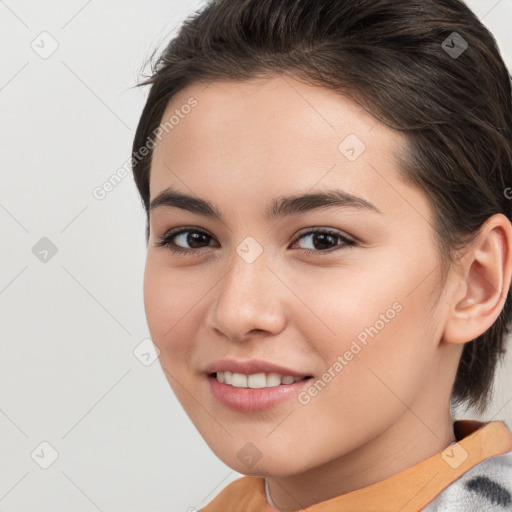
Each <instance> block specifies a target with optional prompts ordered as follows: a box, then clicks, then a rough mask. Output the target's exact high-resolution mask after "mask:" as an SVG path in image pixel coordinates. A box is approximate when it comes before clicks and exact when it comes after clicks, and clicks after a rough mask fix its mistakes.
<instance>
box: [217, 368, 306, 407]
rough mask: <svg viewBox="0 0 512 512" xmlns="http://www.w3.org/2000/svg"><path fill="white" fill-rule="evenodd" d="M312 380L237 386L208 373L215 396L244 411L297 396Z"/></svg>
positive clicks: (270, 405) (225, 403) (224, 403)
mask: <svg viewBox="0 0 512 512" xmlns="http://www.w3.org/2000/svg"><path fill="white" fill-rule="evenodd" d="M310 380H311V378H308V379H303V380H300V381H298V382H294V383H293V384H280V385H279V386H272V387H270V388H236V387H234V386H230V385H229V384H224V383H223V382H219V381H218V380H217V378H216V377H213V376H211V375H208V384H209V385H210V390H211V392H212V394H213V396H214V397H215V398H216V399H217V400H218V401H219V402H220V403H221V404H223V405H225V406H226V407H229V408H230V409H234V410H235V411H244V412H253V411H262V410H264V409H269V408H270V407H273V406H275V405H278V404H281V403H283V402H285V401H286V400H289V399H290V398H293V397H295V396H297V394H298V393H299V392H300V390H301V389H302V388H304V387H305V386H306V385H307V384H308V383H309V381H310Z"/></svg>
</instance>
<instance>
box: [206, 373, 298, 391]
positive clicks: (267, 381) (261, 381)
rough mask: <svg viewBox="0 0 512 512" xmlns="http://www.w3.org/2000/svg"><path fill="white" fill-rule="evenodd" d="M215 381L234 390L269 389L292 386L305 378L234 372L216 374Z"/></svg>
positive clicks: (276, 374)
mask: <svg viewBox="0 0 512 512" xmlns="http://www.w3.org/2000/svg"><path fill="white" fill-rule="evenodd" d="M216 374H217V380H218V381H219V382H223V383H224V384H229V385H231V386H233V387H235V388H252V389H256V388H271V387H274V386H279V385H280V384H292V383H293V382H298V381H299V380H303V379H304V378H305V377H292V376H291V375H279V374H278V373H272V372H271V373H252V374H250V375H245V374H243V373H234V372H228V371H226V372H216Z"/></svg>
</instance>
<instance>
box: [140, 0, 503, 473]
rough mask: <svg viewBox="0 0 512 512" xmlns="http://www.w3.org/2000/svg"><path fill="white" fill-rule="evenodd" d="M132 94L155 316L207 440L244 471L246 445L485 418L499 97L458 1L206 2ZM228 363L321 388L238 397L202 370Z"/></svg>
mask: <svg viewBox="0 0 512 512" xmlns="http://www.w3.org/2000/svg"><path fill="white" fill-rule="evenodd" d="M453 32H457V34H458V35H457V36H453V35H452V33H453ZM454 37H455V39H454ZM460 37H461V38H462V39H460ZM462 40H463V41H465V42H466V43H467V47H465V44H463V43H462ZM454 41H455V42H454ZM464 48H465V49H464ZM455 49H459V50H461V51H460V52H459V54H458V55H456V53H454V51H455ZM140 85H151V89H150V91H149V96H148V99H147V102H146V105H145V108H144V110H143V112H142V116H141V119H140V122H139V125H138V128H137V132H136V135H135V139H134V143H133V159H132V164H133V173H134V177H135V182H136V185H137V187H138V190H139V192H140V196H141V199H142V204H143V206H144V208H145V210H146V213H147V230H146V242H147V245H148V252H147V261H146V269H145V279H144V302H145V309H146V316H147V320H148V326H149V329H150V333H151V336H152V339H153V342H154V343H155V344H156V345H157V346H158V348H159V349H160V351H161V354H160V362H161V364H162V367H163V369H164V371H165V374H166V377H167V378H168V380H169V383H170V385H171V386H172V388H173V390H174V392H175V393H176V396H177V397H178V399H179V400H180V402H181V404H182V405H183V407H184V408H185V410H186V412H187V414H188V415H189V417H190V418H191V420H192V421H193V422H194V424H195V425H196V427H197V428H198V430H199V431H200V433H201V434H202V435H203V437H204V438H205V440H206V441H207V442H208V444H209V445H210V447H211V448H212V449H213V451H214V452H215V453H217V454H218V455H219V456H220V457H221V458H222V459H223V460H224V461H226V463H228V464H229V465H230V466H232V467H235V468H236V469H237V470H238V471H240V472H242V473H246V474H249V473H250V472H251V468H248V467H247V465H245V464H244V463H243V462H242V460H241V458H240V457H239V456H238V457H237V451H238V450H239V449H240V448H242V447H243V446H244V445H245V443H246V442H249V441H250V442H252V443H253V445H255V446H256V447H257V448H258V451H259V452H261V453H263V454H264V455H265V457H263V458H262V462H261V464H260V466H259V467H258V469H257V471H258V472H259V473H270V472H272V471H273V472H278V473H279V472H281V473H283V474H284V473H285V472H286V471H293V470H298V469H299V468H302V469H304V468H308V467H313V466H315V465H318V464H321V463H323V462H327V461H328V460H329V459H330V458H333V457H336V456H337V455H338V456H339V455H341V454H343V453H348V452H349V451H350V450H351V449H354V448H355V447H357V446H359V445H362V444H364V443H365V442H367V441H369V440H371V439H372V437H375V436H376V435H378V433H379V432H382V431H384V430H385V429H387V428H389V426H390V425H392V424H394V423H396V422H397V421H399V418H400V417H402V416H403V415H404V414H408V413H411V412H414V413H415V414H416V415H419V416H422V415H423V416H424V419H427V418H426V417H425V415H427V414H429V411H430V412H432V414H433V415H434V416H435V415H436V414H437V415H439V416H440V415H442V414H444V413H445V412H446V409H447V408H449V406H450V405H452V406H453V405H466V406H470V407H474V408H475V409H476V410H477V411H478V412H481V413H482V412H484V411H485V409H486V407H487V405H488V403H489V400H490V398H491V396H492V384H493V378H494V373H495V369H496V365H497V363H498V362H499V358H500V355H501V354H503V353H504V350H505V349H504V347H505V343H506V335H507V333H508V329H509V322H510V316H511V301H510V292H509V287H510V279H511V275H512V268H511V266H512V257H511V247H512V245H511V244H512V242H511V238H512V237H511V232H512V228H511V225H510V219H511V200H510V197H512V195H511V194H509V193H507V189H508V187H511V186H512V106H511V87H510V75H509V73H508V71H507V69H506V67H505V65H504V63H503V60H502V58H501V56H500V54H499V51H498V49H497V45H496V42H495V40H494V38H493V37H492V35H491V34H490V33H489V32H488V31H487V29H486V28H485V27H484V26H483V25H482V24H481V23H480V22H479V21H478V20H477V18H476V17H475V16H474V14H473V13H472V12H471V11H470V10H469V9H468V8H467V7H466V6H465V5H464V4H463V3H462V2H460V1H458V0H450V1H444V2H441V1H439V0H427V1H425V0H421V1H420V0H417V1H416V0H411V1H409V2H395V1H393V0H377V1H375V0H371V1H370V0H368V1H366V0H363V1H359V2H357V3H354V2H349V1H341V0H338V1H324V2H316V1H314V0H311V1H310V0H302V1H301V2H293V3H292V2H286V1H283V0H281V1H279V0H254V1H253V0H245V1H242V0H229V1H213V2H210V3H209V4H207V5H205V6H204V8H203V9H202V10H201V11H199V12H198V13H196V14H195V15H194V16H191V17H190V18H189V19H187V20H186V22H185V23H184V24H183V26H182V28H181V30H180V31H179V33H178V35H177V36H176V37H175V38H174V39H173V40H172V41H171V42H170V43H169V45H168V46H167V47H166V48H165V50H164V51H163V53H162V54H161V55H160V56H159V59H158V61H157V62H156V64H155V66H154V67H153V70H152V75H151V76H150V77H149V78H148V79H147V80H145V81H143V82H142V83H141V84H140ZM170 190H172V191H173V194H167V195H166V196H165V195H163V193H164V192H165V191H167V192H169V191H170ZM509 190H510V189H509ZM334 191H336V192H334ZM340 191H341V192H343V194H339V192H340ZM304 195H307V197H305V198H302V199H300V198H298V196H304ZM184 196H192V198H194V199H195V200H190V198H188V199H187V198H185V197H184ZM285 198H288V200H286V199H285ZM293 199H295V200H293ZM206 202H207V203H209V204H207V203H206ZM171 203H172V204H173V205H174V206H170V204H171ZM185 205H187V207H186V208H184V206H185ZM178 228H180V229H178ZM185 228H188V231H185ZM315 230H316V231H317V233H316V234H315V233H314V232H313V233H312V231H315ZM179 231H181V232H183V233H181V234H180V233H178V232H179ZM170 235H174V236H173V237H172V238H171V237H170ZM340 237H341V238H340ZM173 247H174V248H177V249H180V248H182V249H188V250H189V252H187V253H185V252H174V251H172V250H171V248H173ZM350 354H351V355H350ZM339 356H341V359H340V358H339ZM225 357H229V358H234V359H241V360H242V359H243V360H246V359H252V358H258V359H264V360H266V361H273V362H275V363H276V364H280V365H285V366H287V367H289V368H292V369H295V370H296V371H297V372H299V373H303V374H307V375H308V376H311V377H312V379H310V381H311V386H313V384H314V383H316V384H317V385H316V390H317V391H316V392H315V391H311V390H312V389H313V388H312V387H311V386H310V387H309V388H306V387H305V388H304V390H303V391H304V393H303V394H302V395H301V396H302V400H301V399H300V397H299V398H298V399H295V400H292V401H287V402H285V403H283V404H280V405H277V406H275V407H272V408H269V409H266V410H261V411H254V412H252V413H247V412H241V411H235V410H232V409H230V408H227V407H225V406H224V405H222V404H220V403H219V402H218V401H217V400H216V399H215V398H214V397H213V396H212V394H211V393H210V389H209V383H208V379H209V376H208V374H207V373H206V372H205V369H206V368H207V367H208V365H209V364H210V363H212V362H213V361H215V360H218V359H221V358H225ZM342 361H343V362H342ZM337 362H338V363H339V364H336V363H337ZM326 375H330V377H328V376H326ZM320 381H322V382H323V384H321V383H320ZM397 397H399V399H398V398H397ZM288 416H289V418H288ZM369 417H371V418H372V422H368V418H369ZM284 418H288V419H284ZM278 425H279V426H278ZM305 431H307V432H308V433H309V434H308V443H309V444H308V449H307V450H298V449H297V446H301V444H303V443H304V441H305V438H304V436H305V434H304V432H305ZM290 463H291V464H292V465H291V466H290Z"/></svg>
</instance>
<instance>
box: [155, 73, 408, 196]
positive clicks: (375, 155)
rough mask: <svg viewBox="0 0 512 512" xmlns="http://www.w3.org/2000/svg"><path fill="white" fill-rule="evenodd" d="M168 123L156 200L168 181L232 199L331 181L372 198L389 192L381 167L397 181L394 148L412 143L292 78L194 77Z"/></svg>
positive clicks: (159, 147)
mask: <svg viewBox="0 0 512 512" xmlns="http://www.w3.org/2000/svg"><path fill="white" fill-rule="evenodd" d="M191 105H194V106H191ZM171 121H172V122H171ZM166 122H167V124H168V130H164V131H163V132H162V137H161V140H159V141H157V144H156V146H155V149H154V153H153V158H152V167H151V178H150V195H151V198H153V197H154V196H155V195H156V194H157V193H158V192H159V191H161V190H163V189H165V188H166V187H167V186H172V187H173V188H175V189H178V190H181V191H182V192H184V193H191V192H193V193H194V194H196V195H198V196H211V194H212V193H213V192H214V191H216V192H218V193H224V194H227V195H230V194H231V197H232V199H233V200H235V198H236V197H237V196H238V197H240V198H241V199H243V198H248V199H249V198H250V197H252V198H258V197H261V196H262V195H263V196H267V195H272V196H276V195H279V194H280V193H282V192H284V191H286V193H294V192H297V193H298V192H303V191H304V190H305V189H312V188H322V187H323V186H325V187H327V186H332V185H336V186H341V185H342V186H343V187H344V189H346V190H347V191H348V192H352V193H355V192H359V193H358V194H357V195H365V194H366V195H372V194H371V191H372V189H375V188H376V187H378V188H379V189H380V190H381V191H383V181H382V180H383V178H382V174H383V173H384V174H386V177H387V178H389V179H396V178H397V176H391V175H390V174H393V173H394V174H396V168H397V160H396V158H395V154H396V152H397V151H401V149H402V148H403V147H405V138H404V136H403V135H402V134H400V133H398V132H396V131H394V130H391V129H390V128H388V127H386V126H385V125H383V124H382V123H380V122H379V121H378V120H377V119H376V118H375V117H373V116H372V115H370V114H369V113H368V112H366V111H365V110H364V109H363V108H361V107H360V106H359V105H357V104H355V103H354V102H353V101H351V100H350V99H348V98H346V97H344V96H342V95H340V94H338V93H336V92H334V91H331V90H328V89H326V88H323V87H319V86H315V85H312V84H305V83H303V82H299V81H297V80H294V79H292V78H290V77H274V78H261V79H254V80H250V81H243V82H232V81H213V82H210V83H207V84H204V83H196V84H193V85H191V86H189V87H187V88H185V89H183V90H181V91H180V92H179V93H178V94H176V95H175V96H174V97H173V98H172V99H171V101H170V102H169V104H168V106H167V108H166V110H165V113H164V115H163V116H162V120H161V125H162V126H164V123H166ZM375 192H376V191H375V190H374V194H373V195H374V196H375Z"/></svg>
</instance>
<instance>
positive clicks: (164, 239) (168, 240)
mask: <svg viewBox="0 0 512 512" xmlns="http://www.w3.org/2000/svg"><path fill="white" fill-rule="evenodd" d="M187 232H194V233H201V234H203V235H206V236H207V237H210V235H209V234H208V233H206V232H205V231H202V230H201V229H197V228H179V229H178V230H176V231H170V232H168V233H166V234H165V235H163V236H161V237H159V241H158V242H157V243H156V245H157V246H158V247H166V248H168V249H169V250H170V251H172V252H174V253H179V254H193V253H194V254H196V255H197V254H198V253H199V252H200V251H202V250H203V249H205V248H204V247H202V248H196V249H183V248H182V247H179V246H176V245H175V244H173V243H172V239H173V238H175V237H176V236H178V235H181V234H183V233H187ZM317 233H322V234H328V235H332V236H335V237H338V238H339V239H340V240H342V242H343V244H341V245H338V246H336V247H334V248H331V249H326V250H324V251H322V250H313V249H296V250H297V251H299V252H300V253H301V254H306V255H311V253H317V254H320V255H322V256H323V255H325V254H326V253H327V254H331V253H333V252H335V251H337V250H340V249H343V248H344V247H347V246H348V247H353V246H356V245H357V242H356V241H354V240H351V239H350V238H347V237H345V236H343V235H341V234H340V233H338V232H336V231H332V230H330V229H325V228H318V229H312V230H310V231H306V232H305V233H302V234H301V235H300V236H299V237H297V238H296V239H295V241H294V243H295V242H297V241H299V240H300V239H302V238H303V237H305V236H308V235H311V234H317ZM210 238H211V237H210Z"/></svg>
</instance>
